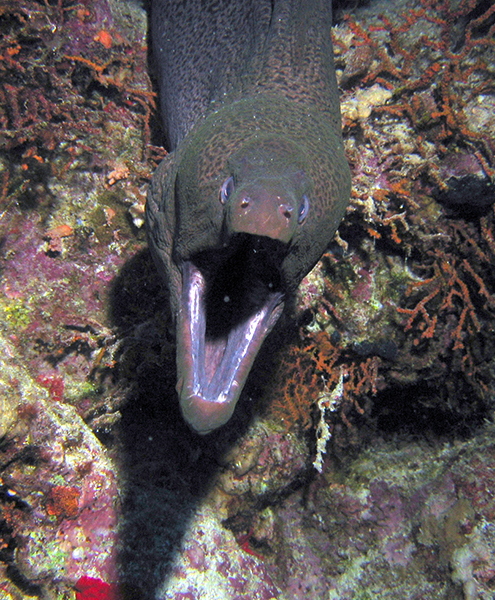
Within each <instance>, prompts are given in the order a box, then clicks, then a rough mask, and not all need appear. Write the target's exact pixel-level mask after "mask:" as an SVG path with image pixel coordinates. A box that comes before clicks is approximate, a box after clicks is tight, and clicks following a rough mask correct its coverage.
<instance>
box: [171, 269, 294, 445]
mask: <svg viewBox="0 0 495 600" xmlns="http://www.w3.org/2000/svg"><path fill="white" fill-rule="evenodd" d="M206 292H207V281H206V278H205V276H204V275H203V273H202V271H201V270H200V269H199V268H198V267H197V266H195V264H194V263H193V262H191V261H186V262H184V263H183V264H182V290H181V297H180V307H179V314H178V320H177V338H178V339H177V371H178V383H177V392H178V394H179V399H180V407H181V411H182V415H183V417H184V419H185V421H186V422H187V423H188V424H189V425H190V426H191V427H192V428H193V429H194V430H195V431H196V432H198V433H200V434H207V433H210V432H211V431H213V430H214V429H216V428H218V427H220V426H222V425H224V424H225V423H226V422H227V421H228V420H229V419H230V417H231V416H232V413H233V412H234V409H235V406H236V404H237V401H238V399H239V396H240V394H241V391H242V388H243V386H244V383H245V381H246V379H247V376H248V374H249V371H250V369H251V366H252V364H253V362H254V360H255V358H256V355H257V354H258V351H259V349H260V347H261V345H262V343H263V341H264V340H265V338H266V336H267V335H268V334H269V333H270V331H271V330H272V328H273V326H274V325H275V323H276V322H277V320H278V318H279V317H280V315H281V314H282V312H283V308H284V303H283V293H282V292H280V291H274V292H270V293H268V294H267V295H266V297H265V298H264V302H263V303H262V304H261V305H260V306H258V307H257V308H256V310H255V311H253V312H252V313H251V314H249V315H247V316H245V317H244V318H243V319H241V320H239V321H238V322H237V323H235V324H234V325H233V327H232V328H231V329H229V330H228V332H227V333H225V334H224V335H221V336H217V337H210V338H208V336H207V326H206V313H207V311H206Z"/></svg>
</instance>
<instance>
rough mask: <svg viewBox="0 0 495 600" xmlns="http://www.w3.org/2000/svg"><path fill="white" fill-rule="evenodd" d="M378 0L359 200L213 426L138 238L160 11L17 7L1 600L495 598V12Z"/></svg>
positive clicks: (352, 98) (357, 163)
mask: <svg viewBox="0 0 495 600" xmlns="http://www.w3.org/2000/svg"><path fill="white" fill-rule="evenodd" d="M359 4H360V6H358V7H357V8H355V10H353V11H352V16H341V17H340V18H339V24H338V26H337V27H336V28H335V31H334V40H335V50H336V55H337V56H336V62H337V70H338V77H339V84H340V87H341V89H342V94H343V95H342V112H343V122H344V134H345V144H346V152H347V156H348V158H349V161H350V163H351V168H352V171H353V198H352V203H351V206H350V207H349V210H348V213H347V215H346V218H345V220H344V222H343V223H342V226H341V227H340V229H339V235H338V236H337V237H336V240H335V242H334V243H333V244H332V246H331V247H330V248H329V251H328V253H327V254H326V255H325V257H324V258H323V260H322V261H321V262H320V263H319V264H318V265H317V267H316V268H315V270H314V271H313V272H312V273H310V274H309V275H308V277H307V278H306V280H305V281H304V283H303V286H302V287H301V291H300V294H299V298H298V299H297V301H296V302H295V306H294V317H295V324H291V323H290V322H288V321H287V322H286V323H285V327H281V328H280V329H279V331H278V332H277V331H275V332H274V333H273V336H272V338H271V339H269V340H267V345H266V348H265V351H264V354H262V355H261V356H260V360H259V361H258V364H257V365H255V371H254V372H253V377H252V378H251V380H250V381H249V382H248V384H247V386H246V389H245V394H244V397H243V400H242V402H241V404H240V407H239V409H240V410H239V411H237V413H236V415H235V417H234V419H233V420H232V422H231V423H230V424H229V427H228V428H225V429H224V430H222V431H219V432H218V433H217V434H215V436H213V437H210V438H204V439H203V438H201V439H199V438H197V437H196V436H194V435H193V434H192V433H191V432H190V431H189V430H188V429H187V428H186V427H185V425H184V424H183V422H182V419H181V416H180V413H179V410H178V408H177V402H176V396H175V391H174V386H175V379H176V378H175V366H174V344H173V340H171V338H170V333H169V328H168V319H169V317H168V314H167V299H166V297H165V296H164V294H163V292H162V291H160V287H159V282H158V277H157V274H156V272H155V271H154V268H153V266H152V264H151V261H150V260H149V257H148V256H147V254H146V252H145V251H143V249H144V247H145V239H144V232H143V230H142V224H143V208H144V198H145V193H146V186H147V182H148V181H149V178H150V175H151V173H152V172H153V169H154V168H155V167H156V165H157V163H158V162H159V160H160V159H161V157H162V156H164V154H165V151H164V149H163V148H162V147H161V146H159V145H158V144H160V143H161V141H162V137H161V131H160V125H159V119H158V118H157V115H156V113H155V110H154V107H155V95H154V92H153V87H152V83H151V80H150V78H149V76H148V72H149V65H148V60H147V59H148V57H147V48H146V14H145V11H144V9H143V8H142V6H140V5H139V4H138V3H126V2H115V1H114V0H97V1H94V2H89V1H87V0H81V1H80V2H77V3H74V2H72V1H69V0H45V1H38V0H18V1H16V2H8V1H7V0H5V1H2V0H0V26H1V29H2V34H3V35H2V37H1V39H0V128H1V137H0V239H1V279H0V291H1V296H0V314H1V315H2V324H1V325H2V327H1V329H2V332H1V333H2V336H1V353H0V359H1V361H0V375H1V377H0V477H1V480H0V596H1V597H2V598H3V597H5V598H8V599H9V600H10V599H13V600H25V599H26V598H28V597H33V596H34V597H36V595H37V596H38V597H46V598H50V599H51V598H54V599H55V598H62V597H64V598H71V599H73V598H76V599H77V600H89V599H90V598H94V597H97V598H106V599H107V600H108V599H112V600H126V599H127V598H129V599H130V598H132V600H149V599H150V598H153V597H156V598H163V599H165V598H169V599H170V600H172V599H173V600H178V599H179V598H182V599H183V598H191V599H194V598H206V599H207V598H210V597H211V598H215V599H217V598H225V599H227V598H228V599H229V600H230V599H231V598H234V597H238V598H265V599H271V598H277V599H279V600H284V599H285V598H287V599H291V600H292V599H294V598H299V597H300V598H303V597H308V596H311V597H312V598H315V599H318V600H319V599H320V598H321V599H322V600H323V599H325V600H327V599H328V598H339V600H345V599H346V598H349V599H350V598H367V597H372V596H377V597H380V598H395V597H397V595H399V594H400V595H402V596H403V597H405V598H411V599H412V598H416V597H421V598H426V599H432V600H433V599H435V600H436V599H438V600H440V599H442V600H444V599H447V598H448V599H449V600H451V599H453V598H459V599H462V598H464V600H480V599H481V600H485V599H487V600H488V599H491V598H492V597H493V594H494V580H495V578H494V572H495V564H494V559H493V556H494V555H495V550H494V548H495V539H494V527H495V524H494V523H495V521H494V519H495V515H494V514H493V502H492V497H491V493H492V492H491V490H493V487H494V486H495V482H494V481H493V474H494V469H495V466H494V448H493V443H492V441H491V440H492V437H491V436H492V435H493V431H492V427H491V426H490V425H489V424H487V423H489V422H490V421H491V420H493V411H494V401H493V399H494V397H495V387H494V383H493V382H494V376H495V362H494V359H493V356H494V350H495V348H494V344H495V341H494V336H493V322H494V318H495V300H494V298H495V279H494V275H493V268H492V264H493V262H494V260H495V209H494V203H495V194H494V182H493V177H494V169H495V166H494V160H495V159H494V153H495V148H494V143H493V140H494V139H495V135H494V130H495V118H494V114H495V103H494V97H495V90H494V83H493V82H494V81H495V79H494V67H493V65H494V64H495V56H494V53H495V44H494V42H493V39H494V31H495V29H494V28H495V10H494V7H493V6H492V3H491V2H489V1H487V0H451V1H450V0H413V1H410V0H407V1H406V0H397V2H393V3H391V2H388V1H385V0H373V2H369V3H359ZM340 5H342V3H340ZM347 9H348V7H347ZM343 10H346V8H345V6H344V8H343ZM337 14H338V15H339V14H340V13H337ZM95 434H96V435H95ZM98 438H99V440H100V441H98ZM102 443H103V444H104V445H103V444H102ZM325 450H326V453H325ZM315 466H316V467H317V468H318V470H321V472H322V474H321V475H320V474H318V472H317V471H316V469H315ZM117 525H118V527H117ZM248 574H250V576H249V577H248Z"/></svg>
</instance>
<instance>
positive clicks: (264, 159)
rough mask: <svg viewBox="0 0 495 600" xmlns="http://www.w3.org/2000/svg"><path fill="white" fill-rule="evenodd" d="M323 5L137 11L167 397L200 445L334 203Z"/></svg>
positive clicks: (194, 4) (326, 9) (235, 389)
mask: <svg viewBox="0 0 495 600" xmlns="http://www.w3.org/2000/svg"><path fill="white" fill-rule="evenodd" d="M331 23H332V13H331V2H330V1H329V0H327V1H324V0H244V1H235V2H234V1H233V0H182V1H179V0H177V1H173V0H152V3H151V37H152V48H153V59H154V61H155V64H156V72H157V78H158V82H159V91H160V101H161V113H162V117H163V121H164V126H165V131H166V135H167V141H168V145H169V154H168V155H167V156H166V157H165V159H164V160H163V162H162V163H161V164H160V165H159V167H158V168H157V170H156V172H155V173H154V175H153V178H152V181H151V185H150V188H149V192H148V200H147V206H146V226H147V233H148V240H149V246H150V249H151V253H152V255H153V258H154V260H155V263H156V265H157V267H158V270H159V271H160V272H161V273H162V275H163V276H164V277H165V280H166V283H167V285H168V287H169V289H170V295H171V307H172V311H173V315H174V319H175V324H176V333H177V377H178V383H177V391H178V394H179V399H180V406H181V410H182V414H183V416H184V418H185V420H186V421H187V423H189V425H190V426H191V427H192V428H193V429H194V430H196V431H197V432H199V433H202V434H205V433H209V432H210V431H212V430H214V429H216V428H217V427H219V426H221V425H223V424H225V423H226V422H227V421H228V420H229V418H230V417H231V415H232V413H233V411H234V408H235V405H236V403H237V401H238V399H239V396H240V394H241V391H242V388H243V386H244V383H245V381H246V378H247V376H248V374H249V371H250V368H251V366H252V364H253V362H254V360H255V358H256V355H257V353H258V351H259V349H260V347H261V345H262V343H263V341H264V340H265V338H266V336H267V335H268V333H269V332H270V331H271V329H272V328H273V326H274V325H275V323H276V321H277V319H279V317H280V315H281V313H282V312H283V309H284V305H285V304H286V302H287V298H289V297H290V295H291V294H293V293H294V292H295V290H296V289H297V287H298V285H299V283H300V282H301V280H302V278H303V277H304V276H305V275H306V274H307V273H308V272H309V271H310V269H312V267H313V266H314V265H315V263H316V262H317V261H318V260H319V259H320V257H321V255H322V254H323V252H324V251H325V249H326V248H327V246H328V244H329V242H330V240H331V239H332V237H333V235H334V233H335V231H336V229H337V227H338V225H339V222H340V220H341V219H342V216H343V214H344V212H345V209H346V206H347V204H348V201H349V196H350V171H349V166H348V164H347V162H346V160H345V157H344V149H343V143H342V135H341V118H340V106H339V95H338V89H337V83H336V79H335V68H334V62H333V50H332V42H331V35H330V30H331Z"/></svg>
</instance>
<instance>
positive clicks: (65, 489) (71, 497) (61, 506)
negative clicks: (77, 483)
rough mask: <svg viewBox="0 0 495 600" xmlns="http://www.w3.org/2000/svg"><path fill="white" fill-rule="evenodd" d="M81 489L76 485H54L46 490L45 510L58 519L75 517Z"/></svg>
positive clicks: (77, 511) (77, 512)
mask: <svg viewBox="0 0 495 600" xmlns="http://www.w3.org/2000/svg"><path fill="white" fill-rule="evenodd" d="M80 496H81V491H80V490H79V489H78V488H76V487H69V486H64V485H56V486H54V487H52V488H51V490H50V491H49V492H48V497H47V499H46V511H47V513H48V514H49V515H53V516H56V517H57V518H59V519H75V518H76V517H77V515H78V514H79V498H80Z"/></svg>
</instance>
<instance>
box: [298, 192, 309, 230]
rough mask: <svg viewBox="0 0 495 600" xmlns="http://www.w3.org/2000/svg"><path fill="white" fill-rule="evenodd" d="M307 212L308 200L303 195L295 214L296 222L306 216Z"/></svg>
mask: <svg viewBox="0 0 495 600" xmlns="http://www.w3.org/2000/svg"><path fill="white" fill-rule="evenodd" d="M308 212H309V200H308V197H307V196H303V197H302V202H301V206H300V207H299V212H298V214H297V222H298V223H299V225H300V224H301V223H302V222H303V221H304V219H305V218H306V217H307V216H308Z"/></svg>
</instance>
